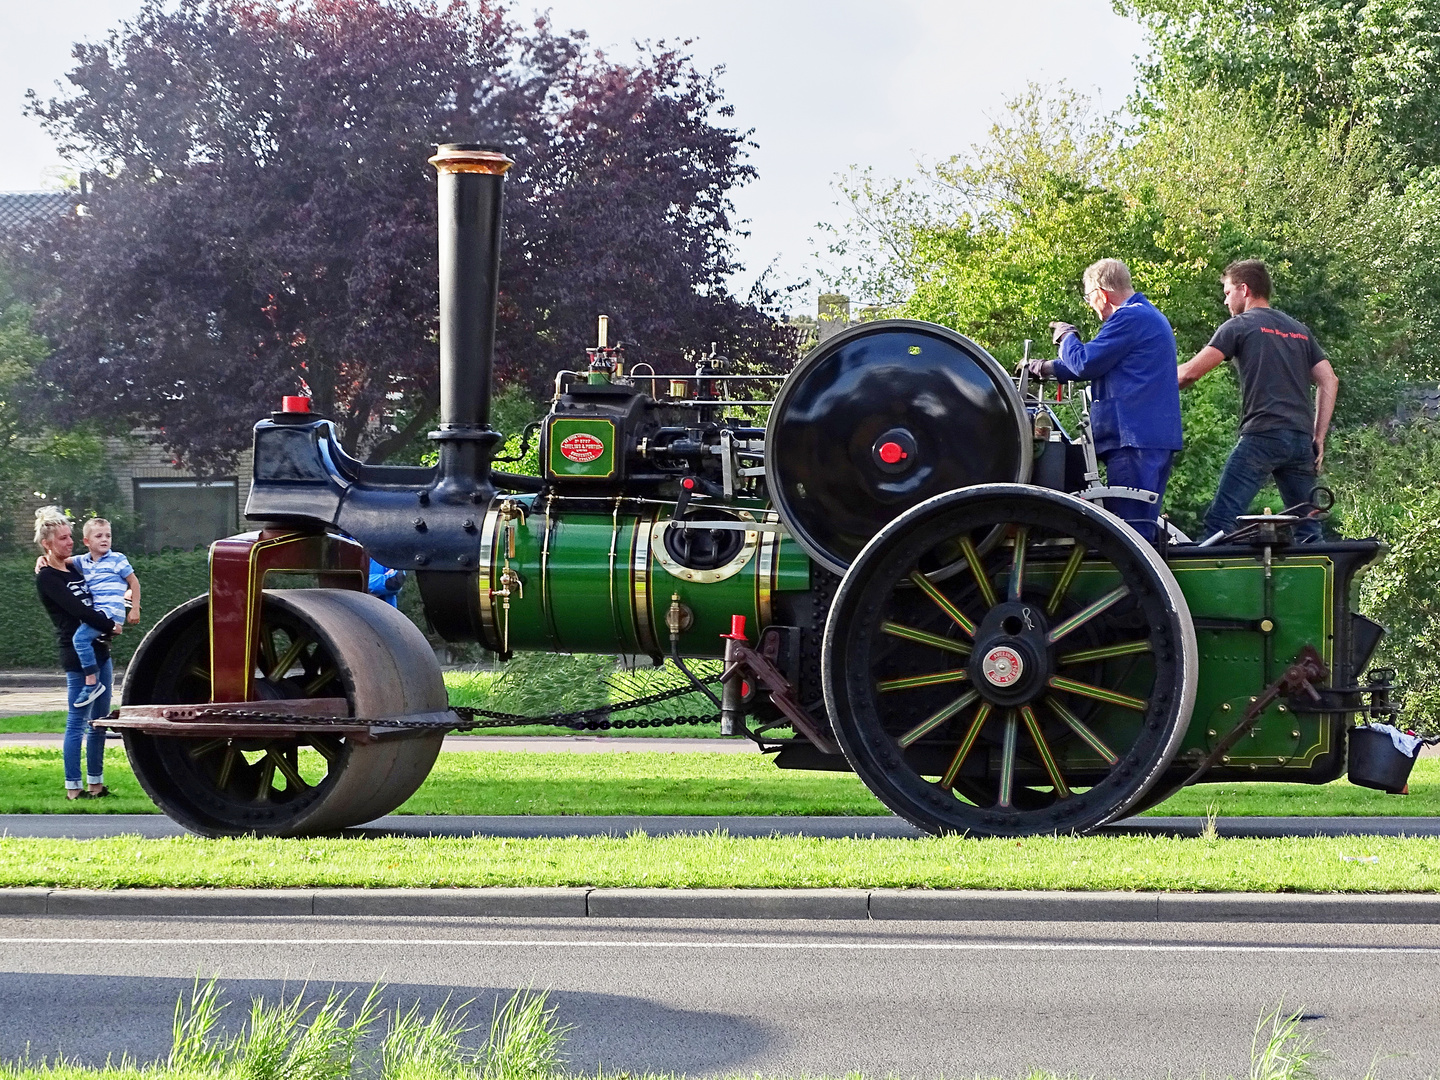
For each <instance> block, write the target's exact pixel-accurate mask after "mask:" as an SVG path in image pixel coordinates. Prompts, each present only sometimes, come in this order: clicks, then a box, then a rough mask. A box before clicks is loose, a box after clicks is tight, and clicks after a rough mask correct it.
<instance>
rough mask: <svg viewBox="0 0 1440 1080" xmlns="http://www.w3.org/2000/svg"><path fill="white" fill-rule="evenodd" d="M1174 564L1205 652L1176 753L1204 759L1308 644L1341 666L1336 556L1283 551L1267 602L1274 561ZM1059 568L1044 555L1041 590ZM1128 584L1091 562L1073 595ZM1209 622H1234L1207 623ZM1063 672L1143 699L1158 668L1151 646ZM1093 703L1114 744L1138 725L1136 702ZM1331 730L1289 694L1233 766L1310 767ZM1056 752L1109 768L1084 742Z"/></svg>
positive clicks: (1034, 572) (1093, 716)
mask: <svg viewBox="0 0 1440 1080" xmlns="http://www.w3.org/2000/svg"><path fill="white" fill-rule="evenodd" d="M1171 570H1172V571H1173V572H1174V573H1175V578H1176V581H1177V582H1178V583H1179V584H1180V589H1181V592H1182V593H1184V595H1185V600H1186V603H1187V604H1188V605H1189V607H1190V613H1191V617H1192V618H1193V619H1194V620H1195V621H1196V623H1197V630H1196V644H1197V646H1198V651H1199V679H1198V681H1197V687H1196V694H1195V707H1194V711H1193V713H1192V716H1191V722H1190V726H1189V728H1188V730H1187V733H1186V735H1185V739H1184V742H1183V743H1182V744H1181V746H1180V750H1179V757H1178V758H1177V760H1179V761H1181V762H1182V763H1183V762H1185V761H1194V762H1196V763H1198V762H1199V760H1200V759H1201V758H1203V757H1204V756H1205V755H1206V754H1208V753H1209V752H1210V750H1211V749H1212V748H1213V747H1214V746H1215V745H1216V743H1218V742H1219V741H1220V740H1221V739H1223V738H1224V737H1225V735H1227V734H1228V733H1229V732H1230V731H1231V730H1232V729H1233V728H1234V727H1235V725H1236V724H1237V723H1238V722H1239V721H1240V718H1241V716H1242V715H1243V714H1244V712H1245V709H1246V708H1247V707H1248V706H1249V705H1250V701H1251V698H1252V697H1253V696H1256V695H1258V694H1260V693H1261V691H1262V690H1263V689H1264V688H1265V687H1266V686H1267V685H1268V684H1269V683H1270V682H1272V681H1274V680H1275V679H1276V678H1277V677H1279V675H1280V674H1281V673H1282V672H1283V671H1284V669H1285V668H1286V666H1288V664H1289V663H1290V661H1291V660H1292V659H1293V658H1294V656H1295V654H1296V653H1297V652H1298V651H1299V649H1300V647H1301V646H1302V645H1305V644H1311V645H1314V646H1315V648H1316V649H1318V650H1319V652H1320V654H1321V656H1322V657H1324V659H1325V662H1326V664H1327V665H1329V666H1330V667H1331V668H1332V669H1333V667H1334V647H1335V628H1334V626H1333V625H1332V622H1333V618H1334V614H1333V613H1334V605H1333V595H1332V594H1333V587H1334V564H1333V562H1332V561H1331V560H1330V559H1329V558H1327V557H1325V556H1291V557H1287V558H1280V557H1277V558H1276V559H1275V561H1274V563H1273V565H1272V570H1271V578H1270V581H1271V589H1270V594H1271V598H1270V601H1269V607H1268V609H1267V602H1266V585H1265V581H1266V579H1265V568H1264V566H1263V565H1262V563H1261V562H1260V561H1259V560H1258V559H1252V558H1226V559H1205V560H1198V559H1196V560H1185V561H1180V560H1176V561H1174V562H1172V564H1171ZM1057 576H1058V564H1057V563H1054V562H1051V563H1049V564H1046V563H1043V562H1038V561H1037V562H1036V563H1032V564H1031V568H1030V569H1029V570H1028V571H1027V580H1028V582H1029V583H1030V586H1031V587H1032V588H1035V589H1036V590H1037V592H1042V591H1043V592H1047V593H1048V591H1049V590H1050V588H1051V587H1052V586H1053V583H1054V581H1055V579H1056V577H1057ZM1119 583H1120V581H1119V577H1118V576H1117V575H1116V573H1115V572H1114V570H1113V569H1112V568H1111V567H1109V566H1108V565H1106V566H1104V567H1101V566H1099V565H1082V567H1081V569H1080V572H1079V573H1078V574H1077V575H1076V577H1075V581H1074V583H1073V584H1072V586H1071V588H1070V592H1069V599H1070V600H1072V601H1073V602H1074V603H1075V604H1076V605H1083V604H1086V603H1088V602H1090V601H1092V600H1095V599H1098V598H1099V597H1101V596H1103V595H1104V594H1106V593H1107V592H1109V591H1110V590H1111V589H1113V588H1115V587H1116V586H1117V585H1118V584H1119ZM994 585H995V587H996V588H997V589H1000V588H1002V587H1003V586H1004V580H1003V578H1002V577H1000V576H997V578H996V580H995V582H994ZM1264 619H1269V620H1270V622H1271V623H1272V624H1273V630H1272V631H1271V632H1270V633H1268V634H1267V633H1263V632H1262V631H1261V630H1260V629H1258V626H1259V624H1260V622H1261V620H1264ZM1207 620H1213V621H1216V622H1217V623H1218V622H1220V621H1223V622H1224V623H1226V624H1230V625H1229V626H1228V627H1226V628H1223V629H1222V628H1207V627H1206V626H1205V624H1206V621H1207ZM1241 622H1243V623H1253V624H1255V627H1256V628H1254V629H1250V628H1244V629H1242V628H1236V626H1235V625H1234V624H1237V623H1241ZM1062 652H1063V650H1062ZM1062 671H1063V672H1064V673H1065V674H1067V675H1070V676H1072V677H1078V678H1081V679H1082V680H1083V681H1087V682H1090V683H1092V684H1095V685H1100V686H1104V687H1106V688H1109V689H1113V690H1119V691H1121V692H1122V693H1128V694H1131V695H1133V696H1136V697H1145V696H1147V695H1148V692H1149V689H1150V686H1151V681H1152V676H1153V667H1152V666H1151V661H1150V658H1149V654H1148V653H1144V654H1141V655H1139V656H1128V657H1116V658H1112V659H1108V660H1103V661H1099V662H1095V663H1091V664H1087V665H1084V666H1083V668H1081V669H1075V668H1070V669H1065V668H1062ZM1088 708H1089V710H1090V711H1089V713H1088V714H1087V715H1085V716H1084V717H1083V718H1084V719H1085V721H1086V723H1088V724H1090V725H1091V726H1092V727H1093V728H1094V730H1095V731H1096V732H1097V733H1098V734H1099V735H1100V736H1101V738H1102V739H1104V740H1105V741H1106V742H1107V743H1112V742H1113V743H1114V744H1115V745H1124V744H1125V743H1126V742H1127V741H1128V739H1129V738H1130V737H1132V736H1133V729H1134V727H1135V725H1136V724H1138V723H1139V714H1138V713H1136V712H1135V711H1133V710H1131V709H1126V708H1122V707H1117V706H1112V705H1104V704H1099V703H1096V704H1093V705H1089V706H1088ZM1332 738H1333V735H1332V724H1331V718H1330V717H1329V716H1328V715H1317V714H1313V713H1312V714H1299V713H1294V712H1291V711H1289V708H1288V706H1287V705H1286V704H1285V703H1284V701H1283V700H1282V701H1277V702H1275V703H1273V704H1271V705H1270V706H1269V707H1268V708H1267V709H1266V710H1265V711H1264V712H1263V713H1262V714H1261V716H1260V719H1259V720H1258V721H1257V722H1256V724H1255V726H1254V727H1253V728H1252V729H1251V733H1250V734H1248V735H1246V736H1245V737H1244V738H1243V739H1242V741H1241V742H1240V743H1239V744H1238V745H1237V746H1236V747H1235V748H1234V750H1233V751H1232V753H1231V754H1230V755H1229V757H1228V759H1227V764H1228V766H1229V767H1230V769H1231V770H1235V769H1247V770H1251V771H1259V770H1265V771H1266V772H1269V773H1271V774H1272V775H1271V776H1269V777H1268V778H1269V779H1283V776H1278V775H1275V774H1277V773H1283V772H1284V771H1285V770H1287V769H1288V770H1296V771H1299V770H1304V769H1307V768H1309V767H1310V765H1311V764H1312V763H1313V762H1314V761H1315V759H1316V758H1317V757H1318V756H1319V755H1321V754H1325V753H1328V752H1329V751H1330V750H1331V749H1333V747H1332V744H1331V740H1332ZM1056 751H1057V753H1058V754H1059V756H1061V757H1062V758H1064V760H1065V762H1066V763H1067V766H1070V767H1080V768H1085V767H1093V768H1100V767H1103V762H1102V761H1101V759H1100V758H1099V757H1098V756H1097V755H1095V754H1094V752H1093V751H1092V750H1090V748H1089V747H1087V746H1085V745H1084V744H1083V743H1081V742H1080V741H1079V740H1074V741H1071V742H1067V743H1065V744H1063V745H1061V746H1059V747H1056ZM1231 775H1234V774H1233V772H1232V774H1231Z"/></svg>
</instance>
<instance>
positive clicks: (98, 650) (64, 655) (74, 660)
mask: <svg viewBox="0 0 1440 1080" xmlns="http://www.w3.org/2000/svg"><path fill="white" fill-rule="evenodd" d="M35 588H36V589H38V590H39V592H40V602H41V603H42V604H44V605H45V610H46V612H47V613H48V614H49V615H50V621H51V622H53V623H54V624H55V641H56V643H57V644H58V645H59V646H60V666H61V667H62V668H64V669H65V670H66V671H79V670H81V667H80V658H79V657H78V656H76V655H75V645H74V643H73V642H72V641H71V640H70V639H71V638H73V637H74V636H75V631H76V630H78V629H80V624H81V623H82V622H86V623H89V624H90V625H91V626H93V627H95V629H96V630H103V631H105V633H107V634H108V633H110V631H111V630H113V629H114V627H115V624H114V623H113V622H112V621H111V620H110V617H109V616H108V615H106V614H105V613H104V612H103V611H96V610H95V608H94V607H93V606H92V605H91V602H90V586H88V585H86V584H85V575H84V574H82V573H81V572H80V571H79V570H76V569H75V568H74V567H70V568H68V569H65V570H56V569H55V568H54V567H53V566H42V567H41V568H40V572H39V573H38V574H36V575H35ZM109 659H110V643H109V641H108V640H107V639H105V638H97V639H96V641H95V663H97V664H103V663H105V661H106V660H109Z"/></svg>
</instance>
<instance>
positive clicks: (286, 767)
mask: <svg viewBox="0 0 1440 1080" xmlns="http://www.w3.org/2000/svg"><path fill="white" fill-rule="evenodd" d="M265 759H266V760H267V761H269V762H271V763H273V765H272V767H273V768H276V769H279V770H280V775H281V776H283V777H285V779H286V781H288V782H289V783H290V784H291V785H293V786H294V787H296V788H308V787H309V786H310V785H309V784H307V783H306V782H305V779H304V777H302V776H301V775H300V770H299V769H297V768H296V767H295V766H294V765H292V764H291V763H290V759H289V758H287V757H286V756H285V754H284V752H283V751H282V752H279V753H277V752H276V751H274V750H271V749H267V750H266V751H265Z"/></svg>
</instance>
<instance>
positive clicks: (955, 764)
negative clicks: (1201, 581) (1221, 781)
mask: <svg viewBox="0 0 1440 1080" xmlns="http://www.w3.org/2000/svg"><path fill="white" fill-rule="evenodd" d="M997 539H998V543H997V542H996V540H997ZM1195 683H1196V646H1195V632H1194V628H1193V625H1192V623H1191V620H1190V612H1189V609H1188V608H1187V606H1186V604H1185V599H1184V597H1183V596H1182V595H1181V593H1180V588H1179V586H1178V585H1177V584H1176V581H1175V578H1174V576H1173V575H1172V574H1171V573H1170V571H1169V569H1168V568H1167V567H1166V566H1165V564H1164V563H1163V562H1162V561H1161V560H1160V558H1159V556H1158V555H1156V553H1155V551H1154V550H1153V549H1152V548H1151V547H1150V545H1149V544H1148V543H1146V542H1145V541H1144V540H1142V539H1141V538H1140V537H1139V536H1138V535H1137V534H1136V533H1135V532H1134V531H1133V530H1131V529H1130V528H1129V527H1128V526H1126V525H1125V524H1124V523H1123V522H1121V521H1120V520H1119V519H1118V518H1115V517H1113V516H1111V515H1110V514H1108V513H1106V512H1105V511H1103V510H1100V509H1097V508H1096V507H1094V506H1091V505H1090V504H1088V503H1086V502H1084V501H1083V500H1081V499H1077V498H1075V497H1074V496H1071V495H1066V494H1064V493H1062V492H1057V491H1048V490H1045V489H1039V488H1033V487H1026V486H1021V485H1015V484H992V485H983V486H977V487H972V488H966V489H963V490H960V491H953V492H948V493H946V494H944V495H938V496H936V497H935V498H933V499H930V500H928V501H926V502H924V503H921V504H920V505H918V506H916V507H914V508H913V509H911V510H909V511H907V512H906V513H905V514H904V515H902V516H901V517H899V518H897V519H896V520H895V521H893V522H892V523H891V524H890V525H888V526H886V527H885V528H884V529H883V530H881V531H880V532H879V533H878V534H877V535H876V536H875V537H874V538H873V539H872V540H871V541H870V543H869V544H868V545H867V546H866V547H865V549H864V551H862V552H861V554H860V555H859V557H858V558H857V559H856V560H855V562H854V563H853V564H852V565H851V567H850V569H849V571H848V572H847V573H846V575H845V578H844V580H843V581H842V583H841V585H840V588H839V591H838V592H837V594H836V598H835V604H834V606H833V607H832V608H831V611H830V616H829V620H828V622H827V624H826V629H825V648H824V684H825V701H826V706H827V708H828V710H829V713H830V716H831V719H832V721H833V723H834V726H835V732H836V735H837V736H838V738H839V741H840V744H841V746H842V747H843V748H844V751H845V755H846V757H847V758H848V759H849V761H850V763H851V765H852V766H853V767H854V769H855V771H856V772H857V773H858V774H859V776H860V778H861V779H862V780H863V781H864V782H865V783H866V785H867V786H868V787H869V788H870V790H871V791H873V792H874V793H875V794H876V796H877V797H879V799H880V800H881V801H882V802H884V803H885V805H886V806H888V807H890V808H891V809H892V810H894V811H895V812H896V813H897V814H899V815H900V816H901V817H904V818H906V819H908V820H909V821H911V822H913V823H914V824H916V825H918V826H919V827H921V828H922V829H926V830H928V831H930V832H934V833H953V832H965V833H970V834H974V835H990V836H1022V835H1029V834H1037V833H1051V832H1084V831H1086V830H1089V829H1093V828H1095V827H1096V826H1098V825H1101V824H1104V823H1105V822H1106V821H1109V820H1111V819H1113V818H1115V817H1118V816H1120V815H1123V814H1124V813H1125V812H1126V810H1128V809H1129V808H1130V807H1131V806H1133V805H1135V804H1136V803H1138V802H1139V801H1140V800H1141V798H1142V797H1143V796H1144V795H1145V793H1146V791H1147V790H1148V789H1149V787H1150V785H1151V784H1152V783H1153V782H1155V780H1156V779H1157V778H1159V777H1160V776H1161V775H1162V774H1163V773H1164V772H1165V770H1166V769H1167V767H1168V766H1169V765H1170V763H1171V761H1172V760H1173V759H1174V757H1175V753H1176V750H1177V749H1178V747H1179V744H1180V742H1181V740H1182V738H1183V736H1184V734H1185V729H1186V726H1187V724H1188V723H1189V720H1190V711H1191V708H1192V707H1193V705H1194V700H1195Z"/></svg>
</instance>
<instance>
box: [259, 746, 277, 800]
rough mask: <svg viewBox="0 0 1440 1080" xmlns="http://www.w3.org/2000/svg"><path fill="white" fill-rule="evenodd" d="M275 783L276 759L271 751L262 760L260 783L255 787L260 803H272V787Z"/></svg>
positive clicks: (267, 751)
mask: <svg viewBox="0 0 1440 1080" xmlns="http://www.w3.org/2000/svg"><path fill="white" fill-rule="evenodd" d="M274 782H275V758H274V756H273V755H272V754H271V753H270V751H269V750H266V751H265V756H264V757H263V758H261V760H260V782H259V783H258V784H257V785H256V786H255V798H256V800H258V801H259V802H269V801H270V785H271V784H273V783H274Z"/></svg>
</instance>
